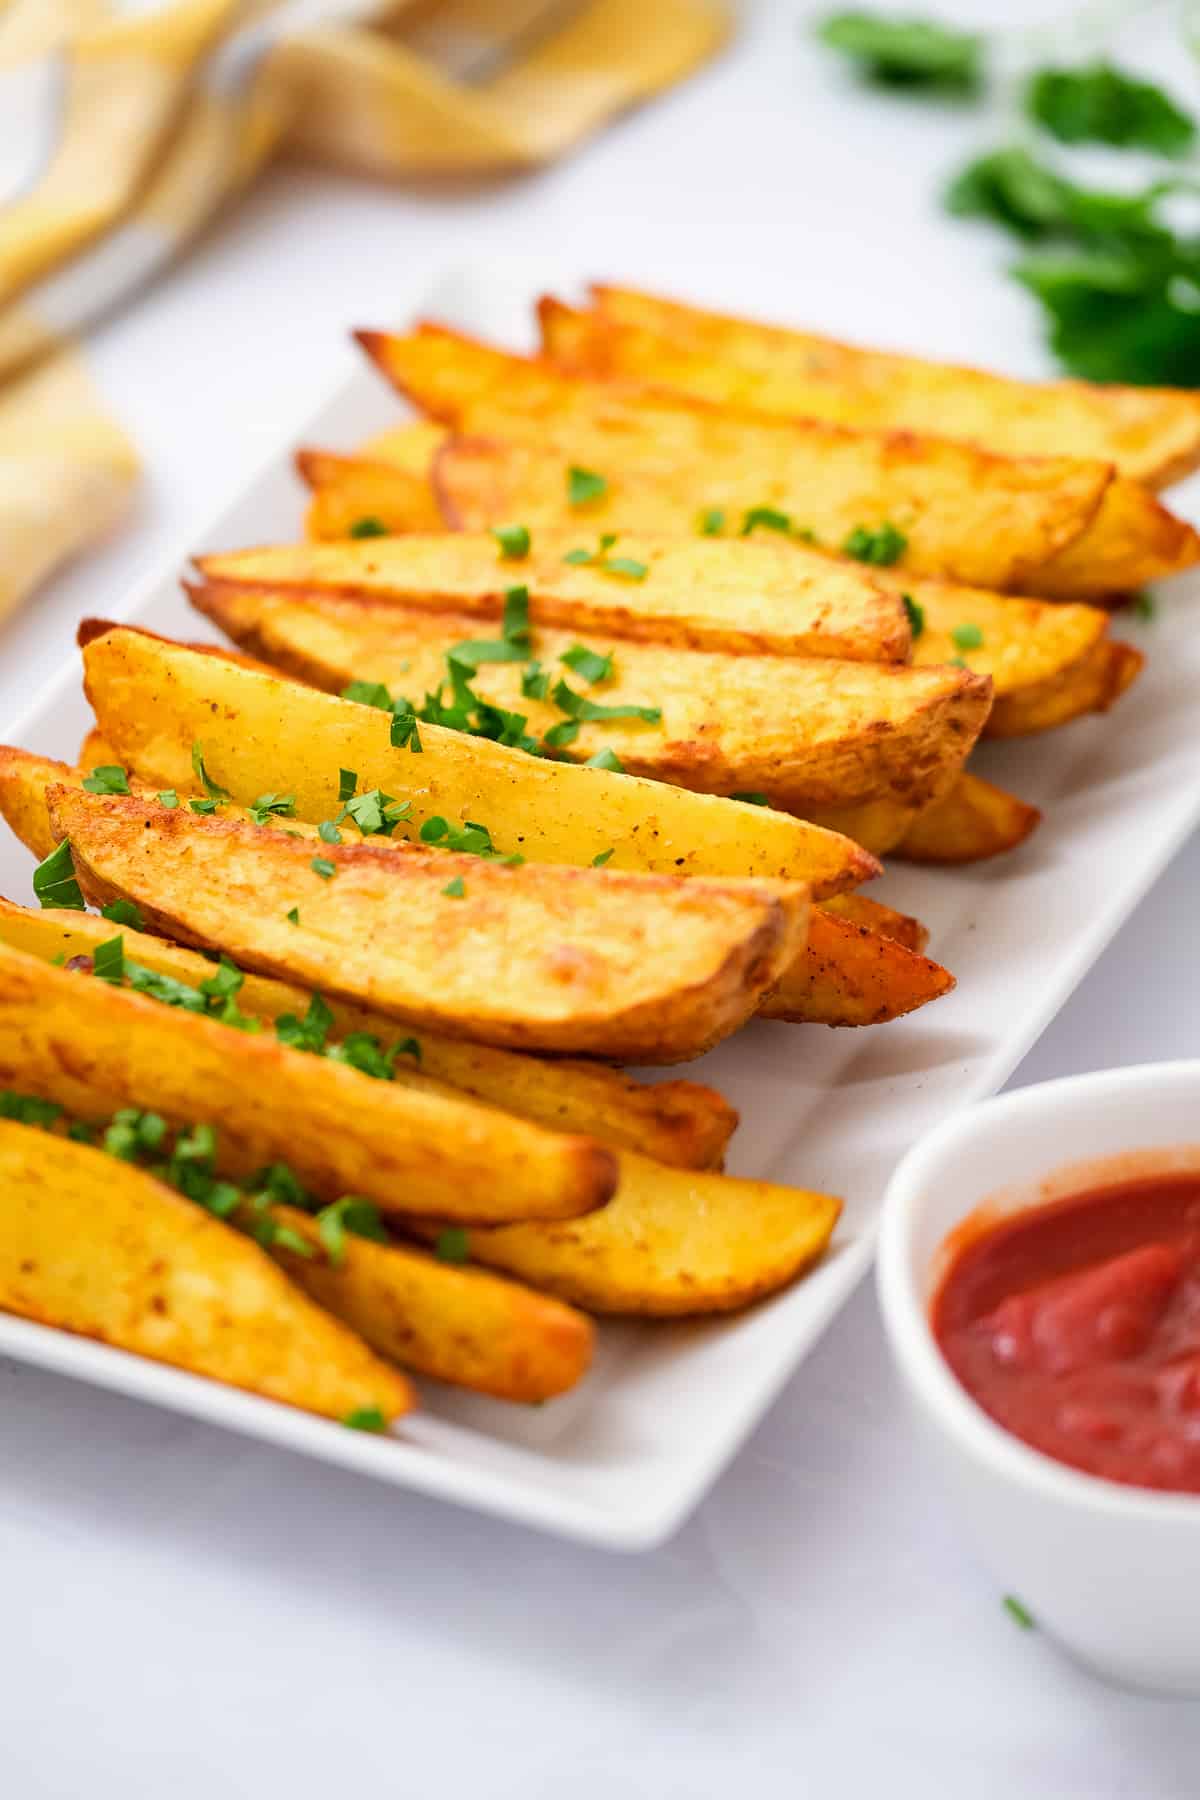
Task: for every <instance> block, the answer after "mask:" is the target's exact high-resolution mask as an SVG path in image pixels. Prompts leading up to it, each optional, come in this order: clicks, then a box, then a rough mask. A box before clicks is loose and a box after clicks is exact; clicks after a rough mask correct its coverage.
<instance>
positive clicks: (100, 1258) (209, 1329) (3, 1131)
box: [0, 976, 413, 1421]
mask: <svg viewBox="0 0 1200 1800" xmlns="http://www.w3.org/2000/svg"><path fill="white" fill-rule="evenodd" d="M64 979H66V980H70V979H71V978H70V977H69V976H68V977H65V978H64ZM0 1188H2V1189H3V1193H4V1205H3V1206H2V1207H0V1308H3V1310H4V1311H5V1312H10V1313H17V1314H19V1315H20V1316H21V1317H22V1318H25V1319H36V1320H37V1321H38V1323H39V1324H42V1325H56V1326H58V1327H59V1328H60V1329H61V1330H64V1331H71V1332H75V1333H77V1334H78V1335H79V1336H81V1337H90V1338H97V1339H99V1341H100V1342H101V1343H105V1344H113V1345H115V1346H116V1347H117V1348H118V1349H121V1350H131V1351H133V1352H135V1353H136V1354H137V1355H139V1356H148V1357H151V1358H152V1359H153V1360H154V1361H155V1362H163V1363H171V1364H173V1365H174V1366H175V1367H176V1368H181V1369H188V1370H190V1371H191V1373H192V1374H193V1375H205V1376H207V1377H208V1378H209V1379H210V1380H213V1381H222V1382H225V1383H226V1384H227V1385H228V1386H230V1387H237V1388H245V1389H246V1390H248V1391H249V1392H250V1393H253V1394H261V1395H263V1396H264V1398H266V1399H268V1400H281V1401H283V1402H284V1403H285V1404H286V1405H288V1406H298V1407H301V1408H302V1409H303V1410H304V1411H305V1412H313V1413H319V1414H321V1415H322V1416H323V1417H325V1418H329V1419H346V1418H348V1417H349V1416H350V1415H351V1414H353V1413H355V1412H358V1411H360V1410H365V1409H367V1408H371V1409H375V1408H377V1409H378V1410H379V1412H381V1413H382V1415H383V1417H384V1419H385V1420H388V1421H391V1420H394V1419H397V1418H399V1417H400V1416H401V1414H403V1413H405V1412H407V1411H408V1410H409V1408H410V1407H411V1406H412V1404H413V1396H412V1390H411V1388H410V1387H409V1384H408V1382H407V1381H406V1380H405V1379H404V1376H403V1375H401V1374H400V1372H399V1370H397V1369H392V1368H389V1367H388V1366H387V1364H386V1363H384V1362H381V1361H380V1359H379V1358H378V1357H377V1356H376V1355H374V1353H373V1352H372V1351H370V1350H369V1349H368V1348H367V1346H366V1345H365V1344H364V1343H363V1342H362V1341H361V1339H359V1338H358V1337H356V1336H355V1335H354V1333H353V1332H352V1331H348V1330H347V1329H346V1327H345V1326H344V1325H341V1324H339V1323H338V1322H337V1320H336V1319H331V1318H329V1317H328V1316H327V1315H326V1313H324V1312H323V1311H322V1310H321V1308H320V1307H319V1306H314V1305H313V1304H312V1302H311V1301H310V1300H308V1299H306V1298H305V1296H304V1295H303V1294H302V1293H300V1292H299V1291H298V1290H297V1289H296V1288H295V1287H293V1285H292V1283H291V1282H290V1281H289V1280H288V1279H287V1277H286V1276H285V1275H283V1274H281V1273H280V1271H279V1270H278V1269H277V1268H275V1267H274V1266H273V1265H272V1263H271V1262H270V1260H269V1259H268V1258H267V1257H266V1256H265V1255H264V1254H263V1252H262V1251H261V1250H260V1249H259V1248H258V1246H257V1245H256V1244H252V1243H250V1242H248V1241H247V1239H245V1238H244V1237H241V1236H240V1235H239V1234H238V1233H237V1232H236V1231H231V1230H230V1229H229V1227H228V1226H226V1225H223V1224H221V1223H220V1222H219V1221H218V1220H217V1219H215V1218H213V1217H212V1215H211V1214H210V1213H206V1212H204V1211H203V1209H202V1208H200V1207H199V1206H196V1205H194V1204H193V1203H192V1202H191V1201H190V1200H185V1199H183V1198H182V1196H181V1195H179V1194H176V1193H174V1192H173V1191H172V1190H171V1189H170V1188H168V1187H165V1186H164V1185H163V1184H162V1183H161V1182H159V1181H156V1180H155V1179H154V1178H153V1176H151V1175H147V1174H146V1173H145V1172H144V1171H143V1170H141V1169H137V1168H134V1167H133V1166H132V1164H130V1163H124V1162H118V1161H115V1160H114V1158H112V1157H111V1156H106V1155H105V1154H104V1152H103V1151H102V1150H94V1149H92V1147H91V1146H90V1145H87V1144H77V1143H71V1142H69V1141H68V1140H67V1139H65V1138H61V1137H56V1136H53V1135H51V1134H50V1133H49V1132H46V1131H40V1130H37V1129H34V1128H32V1127H30V1126H27V1125H18V1124H15V1123H13V1121H11V1120H8V1119H4V1120H0Z"/></svg>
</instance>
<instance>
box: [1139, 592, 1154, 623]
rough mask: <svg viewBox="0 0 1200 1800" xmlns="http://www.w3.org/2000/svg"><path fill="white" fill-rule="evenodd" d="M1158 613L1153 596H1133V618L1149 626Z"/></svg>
mask: <svg viewBox="0 0 1200 1800" xmlns="http://www.w3.org/2000/svg"><path fill="white" fill-rule="evenodd" d="M1157 612H1158V607H1157V605H1156V603H1155V599H1154V595H1153V594H1135V595H1134V596H1133V616H1134V618H1135V619H1140V620H1141V621H1142V623H1143V624H1149V622H1150V620H1151V619H1153V618H1154V617H1155V615H1156V613H1157Z"/></svg>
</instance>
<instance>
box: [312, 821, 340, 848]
mask: <svg viewBox="0 0 1200 1800" xmlns="http://www.w3.org/2000/svg"><path fill="white" fill-rule="evenodd" d="M317 836H318V837H319V838H320V840H321V842H322V843H323V844H340V843H341V841H342V834H341V832H340V831H339V830H338V828H337V826H336V825H335V824H334V822H333V820H332V819H322V820H321V823H320V824H319V825H318V826H317Z"/></svg>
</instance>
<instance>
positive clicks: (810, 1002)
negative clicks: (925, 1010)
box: [759, 907, 954, 1026]
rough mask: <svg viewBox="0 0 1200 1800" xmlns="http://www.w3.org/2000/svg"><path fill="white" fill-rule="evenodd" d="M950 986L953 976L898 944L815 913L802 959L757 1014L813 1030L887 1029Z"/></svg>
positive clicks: (865, 927)
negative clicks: (847, 1027) (823, 1027)
mask: <svg viewBox="0 0 1200 1800" xmlns="http://www.w3.org/2000/svg"><path fill="white" fill-rule="evenodd" d="M897 916H898V917H903V915H897ZM912 923H915V921H912ZM953 987H954V977H953V975H951V973H950V971H949V970H948V969H943V968H942V966H941V964H940V963H936V962H933V961H931V960H930V958H929V957H927V956H922V955H921V954H920V952H919V951H917V950H911V949H909V948H908V947H907V946H906V945H905V944H904V943H903V942H902V941H901V940H900V939H899V938H898V937H895V936H893V935H890V934H889V933H887V932H885V931H883V930H882V929H880V928H877V927H873V926H872V925H869V924H864V923H859V922H857V921H856V920H855V919H853V918H841V917H838V916H837V915H836V914H834V913H828V912H826V911H824V909H823V908H821V907H816V908H815V909H814V911H813V915H812V919H811V921H810V925H809V937H808V949H807V951H806V953H805V955H804V957H803V958H799V959H797V961H796V962H794V963H793V964H792V966H791V968H790V969H789V970H788V971H787V973H786V975H784V977H783V979H782V980H781V981H779V982H777V983H776V985H775V987H774V988H772V990H771V992H770V993H769V994H768V995H767V997H766V999H765V1000H764V1001H763V1003H762V1005H761V1006H760V1008H759V1013H760V1015H761V1017H763V1018H764V1019H784V1020H789V1021H791V1022H792V1023H796V1022H799V1021H802V1022H804V1023H805V1024H810V1025H839V1026H844V1025H884V1024H886V1023H887V1022H888V1021H889V1020H891V1019H899V1018H903V1016H904V1015H905V1013H910V1012H915V1011H916V1009H917V1008H918V1007H921V1006H927V1005H928V1004H929V1002H930V1001H931V1000H938V999H940V998H941V996H942V995H943V994H948V993H949V992H950V990H951V989H952V988H953Z"/></svg>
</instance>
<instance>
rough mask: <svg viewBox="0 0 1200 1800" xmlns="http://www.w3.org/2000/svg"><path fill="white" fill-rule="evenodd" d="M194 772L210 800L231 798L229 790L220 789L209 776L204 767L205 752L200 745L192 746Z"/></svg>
mask: <svg viewBox="0 0 1200 1800" xmlns="http://www.w3.org/2000/svg"><path fill="white" fill-rule="evenodd" d="M192 771H193V773H194V774H195V777H196V780H197V781H198V782H199V783H200V786H201V787H202V788H203V789H204V791H205V793H206V794H207V795H208V797H209V799H210V800H228V799H229V798H230V794H229V790H228V788H223V787H218V785H217V783H216V782H215V781H213V780H212V779H211V777H210V776H209V773H208V770H207V768H206V767H205V765H204V752H203V750H202V749H201V748H200V745H199V744H193V745H192Z"/></svg>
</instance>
